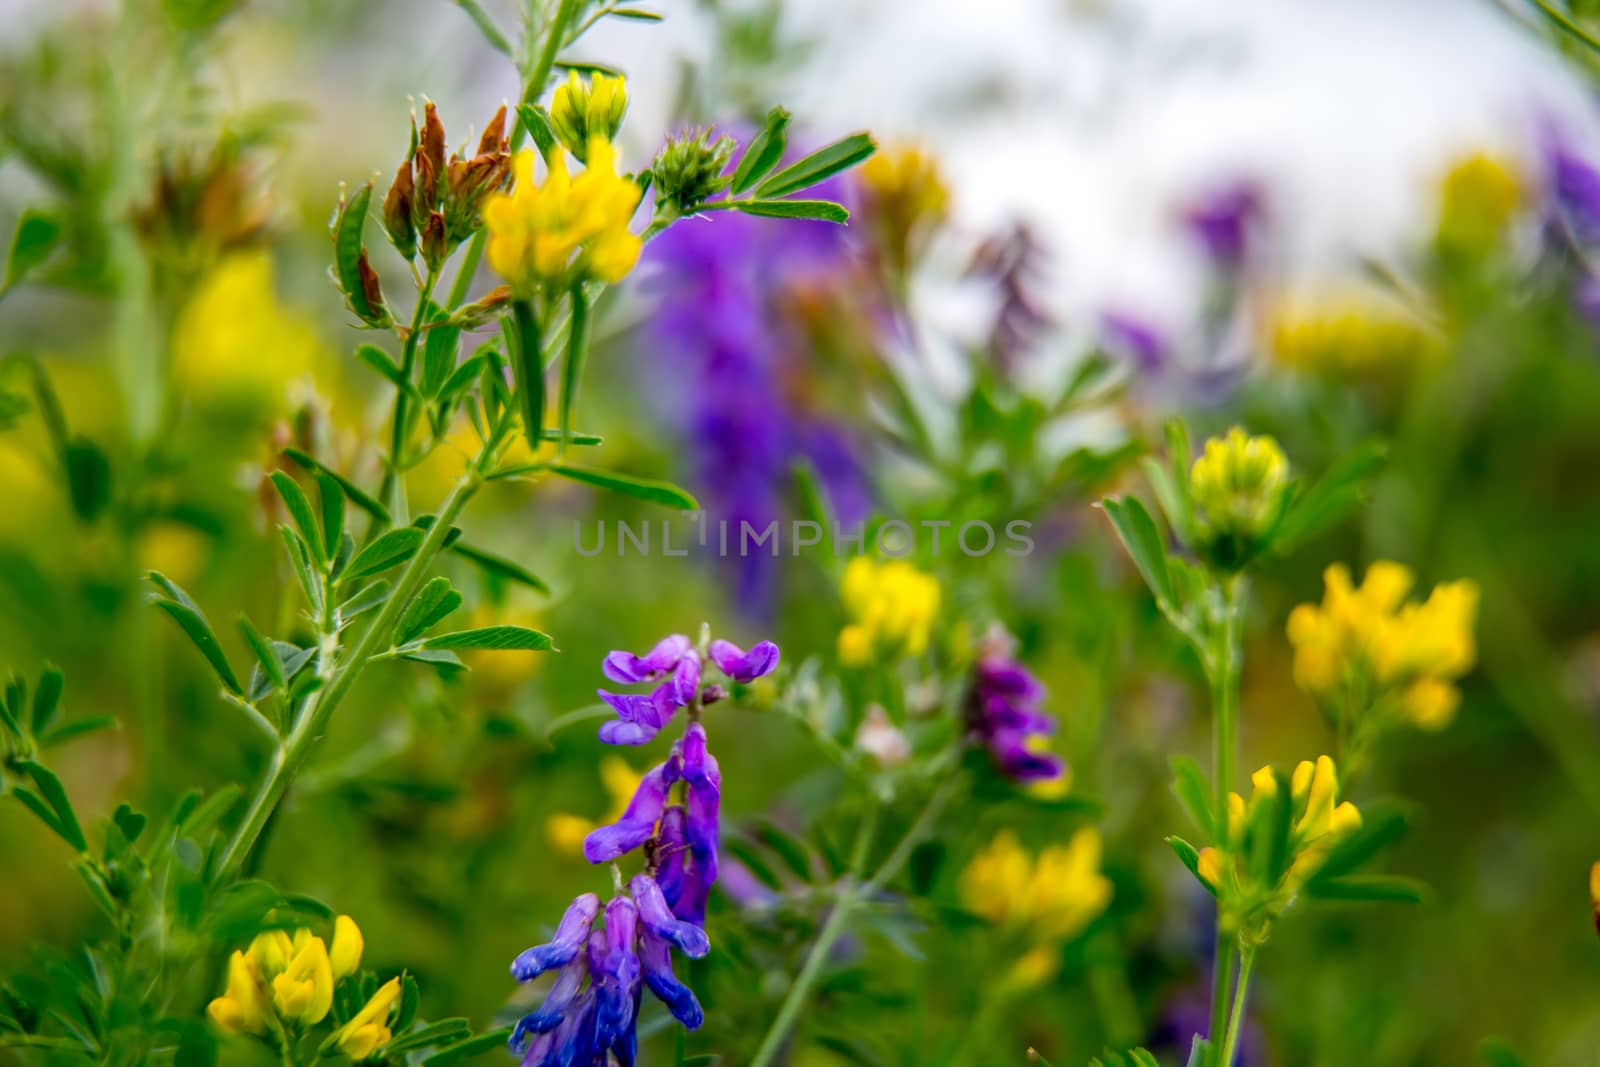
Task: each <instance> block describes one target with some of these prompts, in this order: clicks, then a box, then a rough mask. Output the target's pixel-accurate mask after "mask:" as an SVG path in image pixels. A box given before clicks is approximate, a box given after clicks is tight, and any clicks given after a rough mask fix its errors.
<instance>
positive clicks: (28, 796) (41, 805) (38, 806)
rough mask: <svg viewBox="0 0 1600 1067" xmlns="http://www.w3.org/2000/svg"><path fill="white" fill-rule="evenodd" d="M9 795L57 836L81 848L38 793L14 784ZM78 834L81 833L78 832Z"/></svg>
mask: <svg viewBox="0 0 1600 1067" xmlns="http://www.w3.org/2000/svg"><path fill="white" fill-rule="evenodd" d="M11 795H12V796H14V797H16V798H17V801H18V802H19V803H20V804H21V805H22V806H23V807H25V808H27V809H28V810H29V811H31V812H33V813H34V814H35V815H37V816H38V817H39V821H40V822H42V823H44V824H45V825H46V826H48V827H49V828H50V829H51V831H52V832H53V833H54V834H55V835H56V836H57V837H59V838H61V840H63V841H65V842H66V843H67V844H69V845H72V846H73V847H74V848H77V849H79V850H80V851H81V850H82V847H83V846H80V845H78V844H77V842H76V841H74V840H73V837H72V833H71V831H70V830H68V829H67V828H66V827H65V826H63V825H62V823H61V820H60V819H59V818H57V817H56V813H55V812H54V811H52V810H50V805H49V804H47V803H45V801H44V798H43V797H41V796H40V795H39V794H38V793H35V792H34V791H33V790H31V789H29V788H28V787H27V786H22V785H14V786H12V787H11ZM80 836H82V835H81V834H80Z"/></svg>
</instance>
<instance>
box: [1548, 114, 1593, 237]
mask: <svg viewBox="0 0 1600 1067" xmlns="http://www.w3.org/2000/svg"><path fill="white" fill-rule="evenodd" d="M1542 141H1543V156H1544V164H1545V184H1546V187H1547V190H1548V197H1549V200H1550V206H1551V209H1552V210H1553V212H1554V213H1555V214H1556V215H1557V216H1558V217H1559V218H1560V220H1561V221H1562V222H1563V223H1564V224H1565V225H1566V226H1567V227H1568V228H1569V229H1570V230H1571V231H1572V234H1573V236H1574V237H1576V238H1577V239H1578V240H1579V241H1592V240H1594V239H1595V238H1596V237H1597V236H1600V167H1596V166H1595V165H1594V163H1592V162H1590V161H1589V159H1587V158H1586V157H1585V156H1584V155H1583V154H1582V153H1581V152H1579V151H1578V149H1577V147H1576V145H1575V144H1574V143H1573V141H1572V140H1571V139H1570V138H1569V137H1567V136H1566V135H1565V134H1563V133H1562V131H1560V130H1559V129H1557V128H1556V127H1555V126H1554V125H1547V126H1546V128H1545V130H1544V133H1543V137H1542Z"/></svg>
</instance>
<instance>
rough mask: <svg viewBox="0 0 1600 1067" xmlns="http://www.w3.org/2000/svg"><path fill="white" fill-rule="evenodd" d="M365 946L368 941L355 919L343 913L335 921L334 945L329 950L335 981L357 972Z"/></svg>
mask: <svg viewBox="0 0 1600 1067" xmlns="http://www.w3.org/2000/svg"><path fill="white" fill-rule="evenodd" d="M364 948H366V941H365V939H363V938H362V936H361V928H360V927H359V926H357V925H356V923H355V920H354V919H352V918H350V916H348V915H341V916H339V917H338V918H337V919H335V920H334V921H333V947H332V948H331V949H329V950H328V964H329V966H331V967H332V969H333V979H334V981H338V980H339V979H341V978H344V977H345V976H347V975H352V974H355V973H356V970H357V969H358V968H360V966H361V952H362V950H363V949H364Z"/></svg>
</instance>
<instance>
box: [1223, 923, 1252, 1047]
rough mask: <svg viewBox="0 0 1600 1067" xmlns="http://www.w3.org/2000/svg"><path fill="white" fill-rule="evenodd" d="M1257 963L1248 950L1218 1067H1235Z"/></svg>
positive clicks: (1242, 961)
mask: <svg viewBox="0 0 1600 1067" xmlns="http://www.w3.org/2000/svg"><path fill="white" fill-rule="evenodd" d="M1255 962H1256V953H1255V950H1254V949H1247V950H1245V951H1244V953H1242V954H1241V956H1240V960H1239V988H1238V989H1235V990H1234V991H1233V1012H1232V1013H1231V1014H1230V1015H1229V1016H1228V1032H1227V1036H1226V1037H1225V1038H1223V1041H1222V1051H1221V1053H1219V1054H1218V1057H1217V1064H1218V1067H1233V1057H1234V1055H1235V1054H1236V1052H1237V1051H1238V1048H1239V1032H1240V1031H1241V1030H1242V1029H1244V1005H1245V1001H1246V999H1248V998H1249V996H1250V972H1251V969H1252V968H1253V967H1254V965H1255Z"/></svg>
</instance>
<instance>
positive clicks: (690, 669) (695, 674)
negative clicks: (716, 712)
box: [672, 648, 700, 708]
mask: <svg viewBox="0 0 1600 1067" xmlns="http://www.w3.org/2000/svg"><path fill="white" fill-rule="evenodd" d="M699 689H700V653H698V652H696V651H695V650H694V649H692V648H691V649H689V650H688V651H686V652H685V653H684V654H683V658H682V659H680V660H679V661H678V665H677V667H675V668H674V669H673V671H672V699H673V701H674V703H675V704H676V706H677V707H680V708H681V707H684V706H685V705H688V704H692V703H694V695H695V693H696V692H697V691H699Z"/></svg>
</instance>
